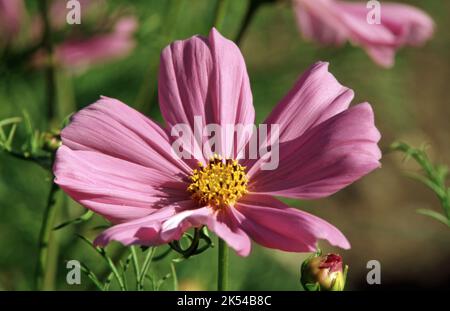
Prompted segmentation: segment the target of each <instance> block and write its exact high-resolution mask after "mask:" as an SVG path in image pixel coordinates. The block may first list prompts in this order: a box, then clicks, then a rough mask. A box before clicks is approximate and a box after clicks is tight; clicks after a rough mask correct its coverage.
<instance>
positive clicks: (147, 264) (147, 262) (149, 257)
mask: <svg viewBox="0 0 450 311" xmlns="http://www.w3.org/2000/svg"><path fill="white" fill-rule="evenodd" d="M154 254H155V248H154V247H152V248H150V249H149V250H148V251H147V255H146V256H145V259H144V264H143V265H142V270H141V275H140V276H139V284H140V285H141V288H140V289H139V290H143V289H144V278H145V276H146V275H147V271H148V269H149V268H150V265H151V263H152V258H153V255H154Z"/></svg>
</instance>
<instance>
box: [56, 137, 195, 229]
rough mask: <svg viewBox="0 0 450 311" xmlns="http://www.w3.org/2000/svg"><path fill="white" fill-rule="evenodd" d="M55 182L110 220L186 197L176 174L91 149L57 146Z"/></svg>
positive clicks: (130, 216) (133, 215) (137, 214)
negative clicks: (83, 149)
mask: <svg viewBox="0 0 450 311" xmlns="http://www.w3.org/2000/svg"><path fill="white" fill-rule="evenodd" d="M53 171H54V174H55V176H56V177H55V182H56V183H57V184H58V185H59V186H60V187H61V188H62V189H63V190H64V191H65V192H66V193H67V194H69V195H70V196H71V197H72V198H73V199H74V200H76V201H77V202H79V203H80V204H81V205H83V206H85V207H87V208H89V209H91V210H93V211H94V212H96V213H98V214H100V215H102V216H104V217H106V218H107V219H109V220H110V221H112V222H114V223H119V222H124V221H129V220H131V219H135V218H141V217H144V216H146V215H149V214H151V213H152V212H154V211H155V210H158V209H160V208H161V207H164V206H166V205H170V204H174V203H175V202H177V201H181V200H186V199H189V194H188V193H187V192H186V188H187V184H185V183H183V182H182V181H181V180H180V179H179V178H178V177H177V176H174V175H170V174H168V173H165V172H162V171H160V170H156V169H153V168H148V167H145V166H142V165H139V164H134V163H131V162H128V161H125V160H122V159H119V158H114V157H111V156H109V155H105V154H102V153H99V152H94V151H82V150H76V151H74V150H71V149H69V148H68V147H67V146H64V145H63V146H62V147H60V148H59V149H58V151H57V155H56V162H55V165H54V169H53Z"/></svg>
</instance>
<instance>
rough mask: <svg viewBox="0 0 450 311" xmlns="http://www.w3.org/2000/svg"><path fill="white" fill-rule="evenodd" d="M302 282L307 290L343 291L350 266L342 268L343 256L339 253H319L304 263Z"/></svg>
mask: <svg viewBox="0 0 450 311" xmlns="http://www.w3.org/2000/svg"><path fill="white" fill-rule="evenodd" d="M301 269H302V271H301V273H302V276H301V283H302V285H303V288H304V289H305V290H306V291H343V290H344V287H345V281H346V278H347V270H348V266H347V265H346V266H345V267H344V269H342V257H341V256H340V255H337V254H327V255H322V254H321V252H320V251H319V252H318V253H316V254H314V255H312V256H311V257H309V258H307V259H306V260H305V261H304V262H303V264H302V268H301Z"/></svg>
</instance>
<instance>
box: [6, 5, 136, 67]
mask: <svg viewBox="0 0 450 311" xmlns="http://www.w3.org/2000/svg"><path fill="white" fill-rule="evenodd" d="M79 1H80V8H81V18H82V22H83V23H89V20H93V19H99V18H100V17H106V16H107V15H106V14H105V13H107V12H106V11H105V7H106V5H107V4H106V3H105V1H104V0H94V1H93V0H79ZM3 3H4V4H3ZM13 3H14V4H15V6H16V7H17V8H16V7H15V6H13V5H12V4H13ZM3 5H5V7H8V8H11V9H9V10H8V11H7V12H9V11H11V12H12V11H13V10H12V8H16V10H14V12H16V11H17V9H18V8H21V9H23V8H24V7H23V2H22V1H21V0H8V1H7V0H0V8H2V6H3ZM66 5H67V2H66V1H52V3H51V7H50V24H51V27H52V30H53V31H54V32H61V33H62V32H64V37H63V41H62V42H56V43H55V56H56V57H55V58H56V61H57V62H58V63H59V64H60V65H62V66H64V67H66V68H70V69H76V70H77V71H80V70H82V69H86V68H87V67H90V66H92V65H95V64H99V63H105V62H109V61H112V60H117V59H120V58H123V57H126V56H127V55H129V54H130V52H131V51H132V50H133V49H134V47H135V46H136V41H135V39H134V33H135V31H136V30H137V27H138V21H137V19H136V18H135V17H134V16H131V15H130V16H122V17H120V18H118V19H116V18H117V17H114V18H110V17H108V18H107V19H106V20H102V19H99V20H97V23H100V26H103V24H108V25H109V24H111V25H112V27H111V28H106V29H105V28H104V27H103V28H102V27H97V28H99V29H97V31H96V32H94V34H92V35H88V34H84V33H83V32H81V31H80V29H79V27H80V26H79V25H68V24H67V21H66V15H67V12H68V9H67V8H66ZM2 13H3V12H2V11H0V17H1V14H2ZM16 15H17V16H16V19H17V20H16V22H17V25H18V26H17V27H19V26H20V25H21V24H22V23H23V20H22V19H21V18H20V16H19V15H18V14H16ZM2 20H3V18H2V19H0V27H1V25H2ZM0 29H1V28H0ZM69 30H70V31H69ZM43 34H44V23H43V21H42V18H41V16H40V15H38V14H36V15H34V16H33V17H32V19H31V27H30V29H29V33H28V35H29V40H30V41H31V42H33V44H37V43H39V42H40V41H41V40H42V36H43ZM45 61H46V53H45V51H44V50H43V49H41V50H38V51H37V52H36V53H35V54H34V55H33V59H32V63H33V65H35V66H38V67H39V66H42V65H43V64H44V63H45Z"/></svg>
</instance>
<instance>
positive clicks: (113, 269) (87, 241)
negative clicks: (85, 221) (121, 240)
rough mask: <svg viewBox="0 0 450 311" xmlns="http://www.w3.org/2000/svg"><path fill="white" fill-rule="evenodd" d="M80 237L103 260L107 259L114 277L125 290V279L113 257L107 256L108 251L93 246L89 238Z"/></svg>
mask: <svg viewBox="0 0 450 311" xmlns="http://www.w3.org/2000/svg"><path fill="white" fill-rule="evenodd" d="M78 237H79V238H80V239H82V240H83V241H84V242H85V243H87V244H88V245H89V246H91V247H92V248H93V249H94V250H95V251H96V252H97V253H98V254H100V256H102V257H103V259H105V261H106V263H107V264H108V266H109V267H110V269H111V271H112V272H113V273H114V276H115V278H116V280H117V282H118V283H119V287H120V289H121V290H125V284H124V282H123V279H122V278H121V276H120V274H119V271H117V268H116V265H115V264H114V262H113V261H112V259H111V257H109V256H108V255H107V254H106V251H105V250H104V249H103V248H100V247H96V246H94V244H92V242H91V241H89V240H88V239H87V238H85V237H84V236H82V235H79V234H78Z"/></svg>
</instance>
